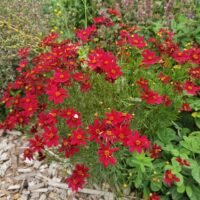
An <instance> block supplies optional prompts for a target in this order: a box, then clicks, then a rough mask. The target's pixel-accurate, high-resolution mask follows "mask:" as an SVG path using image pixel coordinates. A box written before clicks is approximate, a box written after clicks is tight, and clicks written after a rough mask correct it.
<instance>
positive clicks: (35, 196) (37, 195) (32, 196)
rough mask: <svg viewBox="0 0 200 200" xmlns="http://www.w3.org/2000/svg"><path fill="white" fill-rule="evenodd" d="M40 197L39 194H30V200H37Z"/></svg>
mask: <svg viewBox="0 0 200 200" xmlns="http://www.w3.org/2000/svg"><path fill="white" fill-rule="evenodd" d="M39 197H40V193H39V192H35V193H32V194H31V198H34V199H36V198H37V199H38V198H39Z"/></svg>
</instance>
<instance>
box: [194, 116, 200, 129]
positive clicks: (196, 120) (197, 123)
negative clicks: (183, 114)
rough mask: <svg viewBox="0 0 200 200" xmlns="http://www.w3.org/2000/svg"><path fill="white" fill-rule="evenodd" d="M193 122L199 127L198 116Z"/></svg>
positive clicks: (199, 120)
mask: <svg viewBox="0 0 200 200" xmlns="http://www.w3.org/2000/svg"><path fill="white" fill-rule="evenodd" d="M194 121H195V124H196V125H197V127H198V128H200V118H195V120H194Z"/></svg>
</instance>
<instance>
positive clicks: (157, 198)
mask: <svg viewBox="0 0 200 200" xmlns="http://www.w3.org/2000/svg"><path fill="white" fill-rule="evenodd" d="M148 200H160V196H158V195H157V194H156V193H153V194H150V195H149V199H148Z"/></svg>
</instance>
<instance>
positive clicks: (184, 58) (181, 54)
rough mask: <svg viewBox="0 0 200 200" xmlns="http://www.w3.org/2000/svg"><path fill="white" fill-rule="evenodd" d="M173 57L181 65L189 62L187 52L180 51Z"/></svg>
mask: <svg viewBox="0 0 200 200" xmlns="http://www.w3.org/2000/svg"><path fill="white" fill-rule="evenodd" d="M172 57H173V58H174V60H175V61H177V62H178V63H179V64H183V63H184V62H186V61H187V60H188V58H189V57H188V53H187V51H179V50H176V51H175V52H174V53H173V55H172Z"/></svg>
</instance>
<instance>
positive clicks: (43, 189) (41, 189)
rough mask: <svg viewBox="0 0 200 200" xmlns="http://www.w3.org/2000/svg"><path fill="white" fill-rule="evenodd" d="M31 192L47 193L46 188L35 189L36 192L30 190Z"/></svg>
mask: <svg viewBox="0 0 200 200" xmlns="http://www.w3.org/2000/svg"><path fill="white" fill-rule="evenodd" d="M31 192H38V193H40V192H44V193H45V192H48V188H40V189H37V190H32V191H31Z"/></svg>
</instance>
